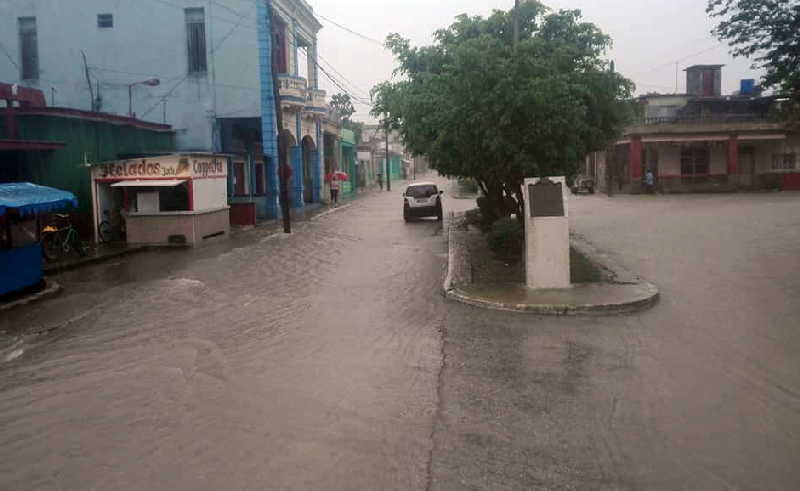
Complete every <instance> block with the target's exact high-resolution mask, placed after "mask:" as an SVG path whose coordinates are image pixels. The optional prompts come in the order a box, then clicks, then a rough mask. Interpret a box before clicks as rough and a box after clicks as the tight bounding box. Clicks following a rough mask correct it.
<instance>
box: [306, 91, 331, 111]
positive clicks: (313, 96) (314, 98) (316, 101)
mask: <svg viewBox="0 0 800 491" xmlns="http://www.w3.org/2000/svg"><path fill="white" fill-rule="evenodd" d="M325 96H326V93H325V91H324V90H319V89H309V90H308V102H307V103H306V107H305V111H308V112H313V113H317V114H325V111H326V108H327V104H326V101H325Z"/></svg>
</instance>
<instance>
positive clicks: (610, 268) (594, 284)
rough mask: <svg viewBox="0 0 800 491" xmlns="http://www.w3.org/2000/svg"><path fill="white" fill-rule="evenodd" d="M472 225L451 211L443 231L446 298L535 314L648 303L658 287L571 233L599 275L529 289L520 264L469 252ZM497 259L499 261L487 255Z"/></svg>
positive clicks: (477, 237) (606, 311)
mask: <svg viewBox="0 0 800 491" xmlns="http://www.w3.org/2000/svg"><path fill="white" fill-rule="evenodd" d="M484 240H485V239H484V236H483V235H482V234H480V233H479V232H477V231H470V230H468V229H467V228H466V225H464V224H462V220H461V217H459V216H452V217H451V224H450V228H449V231H448V244H449V252H448V268H447V276H446V278H445V281H444V285H443V289H444V293H445V296H446V297H447V298H450V299H452V300H456V301H458V302H462V303H465V304H468V305H473V306H476V307H482V308H488V309H493V310H505V311H515V312H527V313H533V314H540V315H612V314H622V313H629V312H636V311H639V310H643V309H646V308H648V307H650V306H652V305H653V304H654V303H655V302H656V301H657V300H658V296H659V290H658V288H657V287H656V286H655V285H653V284H651V283H648V282H646V281H644V280H642V279H641V278H639V277H638V276H636V275H635V274H633V273H631V272H630V271H627V270H626V269H624V268H622V267H621V266H619V265H617V264H615V263H613V261H611V260H610V258H608V257H607V256H605V255H603V254H601V253H600V252H599V251H597V249H595V248H594V247H593V246H592V245H591V244H590V243H589V242H588V241H586V239H584V238H583V237H581V236H579V235H576V234H573V235H572V236H571V241H570V242H571V244H570V245H571V247H572V248H573V249H575V250H576V251H577V252H578V253H579V254H580V255H582V256H584V257H585V258H587V259H588V260H589V261H590V262H591V263H592V264H593V265H594V267H595V268H598V269H599V270H600V274H599V278H596V279H592V280H591V281H588V282H575V281H576V280H575V279H574V278H573V287H572V288H568V289H550V290H532V289H529V288H527V286H526V285H525V283H524V271H523V272H522V273H520V265H516V266H510V265H505V266H506V267H505V268H503V265H502V264H501V265H500V266H499V267H498V266H497V265H495V266H494V267H493V266H492V265H487V261H486V259H485V258H481V257H475V245H476V244H477V243H478V242H481V243H482V241H484ZM493 262H496V263H499V261H493Z"/></svg>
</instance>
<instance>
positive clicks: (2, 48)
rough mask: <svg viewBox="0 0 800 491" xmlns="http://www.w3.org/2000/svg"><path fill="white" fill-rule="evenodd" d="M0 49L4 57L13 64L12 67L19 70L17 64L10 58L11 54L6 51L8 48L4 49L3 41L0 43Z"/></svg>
mask: <svg viewBox="0 0 800 491" xmlns="http://www.w3.org/2000/svg"><path fill="white" fill-rule="evenodd" d="M0 50H2V51H3V53H5V55H6V57H7V58H8V61H10V62H11V64H12V65H14V67H16V69H17V70H19V65H18V64H17V62H16V61H15V60H14V58H12V57H11V55H10V54H9V53H8V50H6V47H5V46H3V43H0Z"/></svg>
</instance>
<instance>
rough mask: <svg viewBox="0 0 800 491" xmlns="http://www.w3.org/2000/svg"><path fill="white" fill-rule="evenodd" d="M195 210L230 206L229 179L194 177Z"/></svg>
mask: <svg viewBox="0 0 800 491" xmlns="http://www.w3.org/2000/svg"><path fill="white" fill-rule="evenodd" d="M192 186H193V188H194V194H193V197H194V209H195V211H204V210H216V209H219V208H224V207H226V206H228V181H227V180H226V179H220V178H210V179H194V180H192Z"/></svg>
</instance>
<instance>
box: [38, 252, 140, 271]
mask: <svg viewBox="0 0 800 491" xmlns="http://www.w3.org/2000/svg"><path fill="white" fill-rule="evenodd" d="M148 249H151V247H146V246H140V247H126V248H124V249H119V250H116V251H113V252H110V253H108V254H103V255H99V256H92V257H85V258H82V259H80V260H77V261H71V262H68V263H66V264H51V265H45V266H44V268H43V272H44V275H45V276H49V275H53V274H58V273H63V272H64V271H71V270H73V269H78V268H82V267H84V266H89V265H92V264H97V263H101V262H103V261H108V260H111V259H115V258H118V257H122V256H127V255H129V254H135V253H138V252H144V251H146V250H148Z"/></svg>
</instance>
